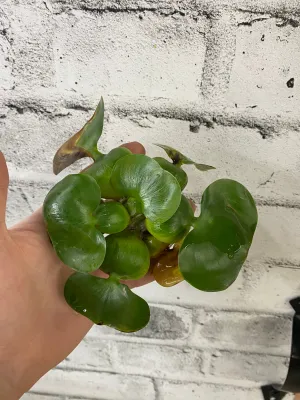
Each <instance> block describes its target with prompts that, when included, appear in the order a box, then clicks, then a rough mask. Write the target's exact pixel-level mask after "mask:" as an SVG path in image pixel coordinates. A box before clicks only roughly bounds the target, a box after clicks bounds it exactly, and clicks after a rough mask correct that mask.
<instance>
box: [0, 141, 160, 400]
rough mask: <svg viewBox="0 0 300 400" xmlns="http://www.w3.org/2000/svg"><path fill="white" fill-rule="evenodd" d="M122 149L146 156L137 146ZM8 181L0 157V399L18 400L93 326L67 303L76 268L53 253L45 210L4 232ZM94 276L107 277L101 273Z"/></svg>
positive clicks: (149, 277)
mask: <svg viewBox="0 0 300 400" xmlns="http://www.w3.org/2000/svg"><path fill="white" fill-rule="evenodd" d="M124 146H126V147H127V148H129V150H131V151H132V152H133V153H139V154H144V153H145V149H144V147H143V146H142V145H141V144H139V143H136V142H134V143H128V144H126V145H124ZM8 182H9V178H8V172H7V167H6V162H5V159H4V157H3V155H2V153H0V298H1V309H0V392H1V398H3V399H4V398H5V399H6V400H16V399H19V398H20V397H21V396H22V394H23V393H25V392H26V391H27V390H28V389H30V387H31V386H32V385H33V384H34V383H35V382H36V381H37V380H38V379H39V378H41V377H42V376H43V375H44V374H45V373H46V372H48V371H49V370H50V369H51V368H53V367H54V366H56V365H57V364H58V363H60V362H61V361H62V360H63V359H64V358H66V357H67V356H68V354H70V353H71V352H72V350H74V349H75V347H76V346H77V345H78V344H79V343H80V341H81V340H82V339H83V337H84V336H85V335H86V333H87V332H88V331H89V330H90V328H91V327H92V322H91V321H90V320H88V319H87V318H85V317H83V316H82V315H80V314H76V313H75V312H74V311H73V310H72V309H71V308H70V307H69V306H68V304H67V303H66V301H65V299H64V294H63V293H64V284H65V282H66V280H67V279H68V277H69V276H70V275H71V274H72V270H71V269H70V268H69V267H68V266H66V265H64V264H63V263H62V262H61V261H60V260H59V258H58V257H57V255H56V253H55V252H54V250H53V247H52V245H51V242H50V240H49V237H48V234H47V232H46V228H45V225H44V220H43V215H42V209H39V210H38V211H36V212H35V213H33V214H32V215H31V216H30V217H28V218H26V219H25V220H23V221H21V222H20V223H18V224H17V225H15V226H14V227H12V228H11V229H9V230H8V229H7V228H6V225H5V209H6V199H7V191H8ZM95 275H97V276H102V277H104V276H105V274H104V273H103V272H101V271H97V272H96V273H95ZM152 280H153V278H152V275H150V274H148V275H147V276H146V277H144V278H142V279H140V280H138V281H129V282H126V284H128V286H129V287H131V288H133V287H137V286H141V285H144V284H146V283H148V282H151V281H152Z"/></svg>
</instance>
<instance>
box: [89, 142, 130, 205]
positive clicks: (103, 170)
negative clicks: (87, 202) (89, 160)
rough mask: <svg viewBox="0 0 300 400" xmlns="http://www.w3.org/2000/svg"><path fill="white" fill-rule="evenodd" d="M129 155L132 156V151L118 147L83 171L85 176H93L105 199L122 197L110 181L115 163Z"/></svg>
mask: <svg viewBox="0 0 300 400" xmlns="http://www.w3.org/2000/svg"><path fill="white" fill-rule="evenodd" d="M128 155H131V151H130V150H128V149H126V148H125V147H117V148H116V149H113V150H111V151H110V152H109V153H108V154H107V155H106V156H104V157H103V158H102V159H100V160H99V161H97V162H95V163H94V164H93V165H91V166H90V167H89V168H87V169H86V170H85V171H83V173H84V174H87V175H90V176H92V177H93V178H94V179H95V180H96V181H97V183H98V185H99V186H100V188H101V193H102V197H103V198H104V199H119V198H120V197H121V196H122V194H121V193H120V192H118V191H117V190H116V189H115V188H113V187H112V185H111V182H110V179H111V174H112V170H113V167H114V165H115V163H116V162H117V161H118V160H120V159H121V158H122V157H125V156H128Z"/></svg>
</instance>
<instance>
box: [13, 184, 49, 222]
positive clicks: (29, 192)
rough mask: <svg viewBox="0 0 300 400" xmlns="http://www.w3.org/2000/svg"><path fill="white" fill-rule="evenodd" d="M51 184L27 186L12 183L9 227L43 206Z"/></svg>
mask: <svg viewBox="0 0 300 400" xmlns="http://www.w3.org/2000/svg"><path fill="white" fill-rule="evenodd" d="M51 186H52V185H51V184H34V183H30V182H28V183H27V184H24V183H19V182H16V181H15V182H14V181H12V182H11V184H10V187H9V192H8V203H7V212H6V221H7V225H8V226H11V225H13V224H14V223H17V222H19V221H20V220H22V219H24V218H25V217H27V216H29V215H30V214H31V213H32V212H33V211H35V210H37V209H38V208H39V207H41V206H42V204H43V201H44V199H45V197H46V195H47V193H48V191H49V190H50V188H51Z"/></svg>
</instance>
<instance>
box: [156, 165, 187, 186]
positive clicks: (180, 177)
mask: <svg viewBox="0 0 300 400" xmlns="http://www.w3.org/2000/svg"><path fill="white" fill-rule="evenodd" d="M153 160H155V161H156V162H158V164H159V165H160V166H161V167H162V168H163V169H164V170H166V171H168V172H170V174H172V175H173V176H175V178H176V179H177V181H178V183H179V185H180V187H181V190H183V189H184V188H185V187H186V185H187V183H188V176H187V174H186V172H185V171H184V170H183V169H182V168H180V166H178V165H176V164H172V163H170V161H168V160H166V159H165V158H163V157H154V158H153Z"/></svg>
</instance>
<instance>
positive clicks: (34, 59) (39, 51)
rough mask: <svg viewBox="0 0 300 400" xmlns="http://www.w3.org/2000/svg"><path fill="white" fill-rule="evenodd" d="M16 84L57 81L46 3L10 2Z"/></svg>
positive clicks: (51, 31) (51, 26) (35, 84)
mask: <svg viewBox="0 0 300 400" xmlns="http://www.w3.org/2000/svg"><path fill="white" fill-rule="evenodd" d="M7 13H9V20H10V26H11V30H12V38H13V45H12V49H13V54H14V66H13V76H14V78H15V85H16V87H17V86H29V87H30V88H31V90H32V89H33V88H34V87H40V86H42V87H47V86H52V85H53V84H54V62H53V52H54V49H53V43H52V41H53V32H54V28H53V24H52V19H51V17H49V15H47V14H46V9H45V7H44V5H43V7H42V9H41V7H39V6H37V4H36V2H35V3H34V4H33V5H30V4H18V3H17V4H16V5H10V6H9V8H8V10H7Z"/></svg>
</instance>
